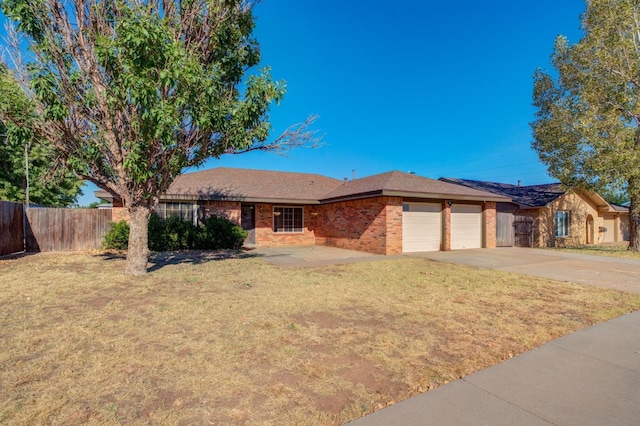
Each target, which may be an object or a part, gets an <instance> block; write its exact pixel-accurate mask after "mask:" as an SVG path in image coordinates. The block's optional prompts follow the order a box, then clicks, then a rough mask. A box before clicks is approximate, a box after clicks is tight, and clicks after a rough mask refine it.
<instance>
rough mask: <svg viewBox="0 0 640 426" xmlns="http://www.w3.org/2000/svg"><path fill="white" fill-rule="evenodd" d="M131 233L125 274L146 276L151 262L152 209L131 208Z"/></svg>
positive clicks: (144, 207)
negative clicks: (150, 218) (150, 227)
mask: <svg viewBox="0 0 640 426" xmlns="http://www.w3.org/2000/svg"><path fill="white" fill-rule="evenodd" d="M129 213H130V215H131V218H130V222H129V225H130V231H129V249H128V251H127V265H126V267H125V271H124V273H125V274H127V275H144V274H146V273H147V261H148V260H149V228H148V227H149V216H150V215H151V208H149V207H146V206H135V207H130V208H129Z"/></svg>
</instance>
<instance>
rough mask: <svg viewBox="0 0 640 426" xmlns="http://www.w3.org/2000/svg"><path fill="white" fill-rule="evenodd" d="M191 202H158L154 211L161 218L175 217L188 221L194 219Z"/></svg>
mask: <svg viewBox="0 0 640 426" xmlns="http://www.w3.org/2000/svg"><path fill="white" fill-rule="evenodd" d="M194 206H195V205H194V204H193V203H159V204H158V207H156V210H155V213H156V214H157V215H158V217H160V218H161V219H167V218H169V217H177V218H179V219H182V220H186V221H189V222H193V221H194V212H195V211H196V209H195V208H194Z"/></svg>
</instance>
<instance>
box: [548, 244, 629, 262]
mask: <svg viewBox="0 0 640 426" xmlns="http://www.w3.org/2000/svg"><path fill="white" fill-rule="evenodd" d="M628 247H629V243H628V242H620V243H605V244H595V245H585V246H579V247H569V248H553V249H550V250H557V251H564V252H568V253H579V254H591V255H594V256H608V257H620V258H624V259H640V253H639V252H637V251H629V250H628Z"/></svg>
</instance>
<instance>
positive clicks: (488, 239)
mask: <svg viewBox="0 0 640 426" xmlns="http://www.w3.org/2000/svg"><path fill="white" fill-rule="evenodd" d="M482 209H483V212H482V213H483V214H482V216H483V219H484V223H483V224H482V230H483V232H482V234H483V241H482V247H485V248H495V247H496V203H495V201H487V202H485V203H484V206H483V207H482Z"/></svg>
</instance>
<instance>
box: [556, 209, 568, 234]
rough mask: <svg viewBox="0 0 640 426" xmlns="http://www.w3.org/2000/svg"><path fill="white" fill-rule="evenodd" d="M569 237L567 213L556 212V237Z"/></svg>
mask: <svg viewBox="0 0 640 426" xmlns="http://www.w3.org/2000/svg"><path fill="white" fill-rule="evenodd" d="M568 236H569V212H567V211H559V212H556V237H568Z"/></svg>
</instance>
